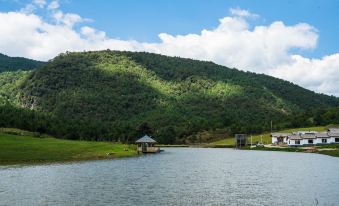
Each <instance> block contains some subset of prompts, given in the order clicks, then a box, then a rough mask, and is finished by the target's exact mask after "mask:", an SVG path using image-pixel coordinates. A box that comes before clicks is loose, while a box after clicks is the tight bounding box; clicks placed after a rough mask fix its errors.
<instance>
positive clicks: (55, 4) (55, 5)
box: [47, 1, 60, 10]
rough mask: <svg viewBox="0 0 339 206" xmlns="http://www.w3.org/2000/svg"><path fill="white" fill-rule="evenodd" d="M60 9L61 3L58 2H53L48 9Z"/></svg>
mask: <svg viewBox="0 0 339 206" xmlns="http://www.w3.org/2000/svg"><path fill="white" fill-rule="evenodd" d="M59 7H60V5H59V2H58V1H52V2H51V3H50V4H48V7H47V9H48V10H55V9H58V8H59Z"/></svg>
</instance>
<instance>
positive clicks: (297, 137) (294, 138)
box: [288, 134, 301, 140]
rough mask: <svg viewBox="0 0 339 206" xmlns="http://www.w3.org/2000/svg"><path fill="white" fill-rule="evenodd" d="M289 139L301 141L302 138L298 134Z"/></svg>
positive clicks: (290, 136)
mask: <svg viewBox="0 0 339 206" xmlns="http://www.w3.org/2000/svg"><path fill="white" fill-rule="evenodd" d="M288 138H289V139H291V140H301V137H300V135H298V134H292V135H289V136H288Z"/></svg>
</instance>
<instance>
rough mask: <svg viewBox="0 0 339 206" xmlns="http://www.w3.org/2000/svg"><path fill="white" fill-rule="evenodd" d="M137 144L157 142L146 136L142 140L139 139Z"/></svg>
mask: <svg viewBox="0 0 339 206" xmlns="http://www.w3.org/2000/svg"><path fill="white" fill-rule="evenodd" d="M136 143H157V141H155V140H154V139H152V138H151V137H150V136H148V135H145V136H143V137H142V138H140V139H138V140H137V141H136Z"/></svg>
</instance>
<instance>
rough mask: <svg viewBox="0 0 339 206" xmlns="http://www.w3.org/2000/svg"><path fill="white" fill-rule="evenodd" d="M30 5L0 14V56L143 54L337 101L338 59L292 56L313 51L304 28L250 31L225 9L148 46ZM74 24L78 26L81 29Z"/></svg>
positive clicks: (55, 9)
mask: <svg viewBox="0 0 339 206" xmlns="http://www.w3.org/2000/svg"><path fill="white" fill-rule="evenodd" d="M37 2H40V3H37ZM30 5H32V7H33V9H32V8H31V9H30V10H29V9H27V10H26V11H24V10H21V11H17V12H7V13H1V12H0V25H1V32H0V52H1V53H6V54H8V55H12V56H24V57H29V58H34V59H39V60H48V59H50V58H53V57H54V56H56V55H57V54H58V53H61V52H65V51H83V50H100V49H108V48H109V49H113V50H130V51H148V52H154V53H160V54H165V55H170V56H181V57H188V58H194V59H200V60H208V61H214V62H216V63H218V64H222V65H225V66H228V67H235V68H239V69H242V70H246V71H253V72H258V73H265V74H269V75H273V76H276V77H279V78H283V79H286V80H289V81H292V82H295V83H297V84H299V85H301V86H304V87H306V88H308V89H311V90H314V91H317V92H322V93H327V94H332V95H336V96H339V87H338V85H339V84H338V81H339V75H338V73H339V54H332V55H329V56H325V57H323V58H321V59H309V58H305V57H302V56H300V55H298V54H297V53H292V51H296V50H295V49H297V50H300V49H301V50H309V49H316V47H317V39H318V33H317V30H316V29H315V28H314V27H312V26H311V25H309V24H306V23H299V24H295V25H285V24H284V23H283V22H281V21H276V22H273V23H271V24H270V25H259V26H255V27H253V28H252V27H251V26H250V22H251V21H250V19H252V18H253V17H258V15H256V14H252V13H250V12H249V11H247V10H241V9H239V8H237V9H230V14H231V15H230V16H226V17H224V18H222V19H220V20H219V25H218V26H217V27H216V28H214V29H209V30H208V29H203V30H202V31H201V32H200V33H196V34H185V35H171V34H167V33H161V34H159V38H160V40H161V41H160V42H159V43H147V42H138V41H135V40H120V39H115V38H110V37H108V36H107V35H106V33H105V32H104V31H100V30H97V29H95V28H93V27H90V26H88V25H83V24H84V23H86V22H88V21H89V19H85V18H82V17H81V16H79V15H78V14H72V13H64V12H62V11H61V10H60V9H59V3H58V1H52V2H50V3H48V4H47V2H45V1H42V0H40V1H37V0H34V1H33V2H32V3H31V4H30ZM39 5H42V7H47V8H44V9H46V10H47V11H49V15H50V17H51V19H52V20H45V19H43V17H41V16H38V15H37V14H35V13H34V10H36V9H38V7H39V8H40V6H39ZM46 5H47V6H46ZM26 7H27V6H26ZM75 24H80V27H77V28H80V29H76V28H75V27H74V25H75Z"/></svg>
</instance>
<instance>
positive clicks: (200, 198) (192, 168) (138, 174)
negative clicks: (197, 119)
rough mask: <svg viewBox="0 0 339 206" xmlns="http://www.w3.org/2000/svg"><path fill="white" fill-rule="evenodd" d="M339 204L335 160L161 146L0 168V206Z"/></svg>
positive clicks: (337, 163) (338, 173)
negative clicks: (136, 153)
mask: <svg viewBox="0 0 339 206" xmlns="http://www.w3.org/2000/svg"><path fill="white" fill-rule="evenodd" d="M317 204H318V205H339V158H334V157H329V156H324V155H316V154H302V153H283V152H262V151H239V150H232V149H193V148H178V149H175V148H166V151H165V152H164V153H161V154H157V155H145V156H142V157H137V158H126V159H119V160H104V161H89V162H81V163H68V164H51V165H39V166H22V167H13V166H12V167H0V205H11V206H12V205H317Z"/></svg>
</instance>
